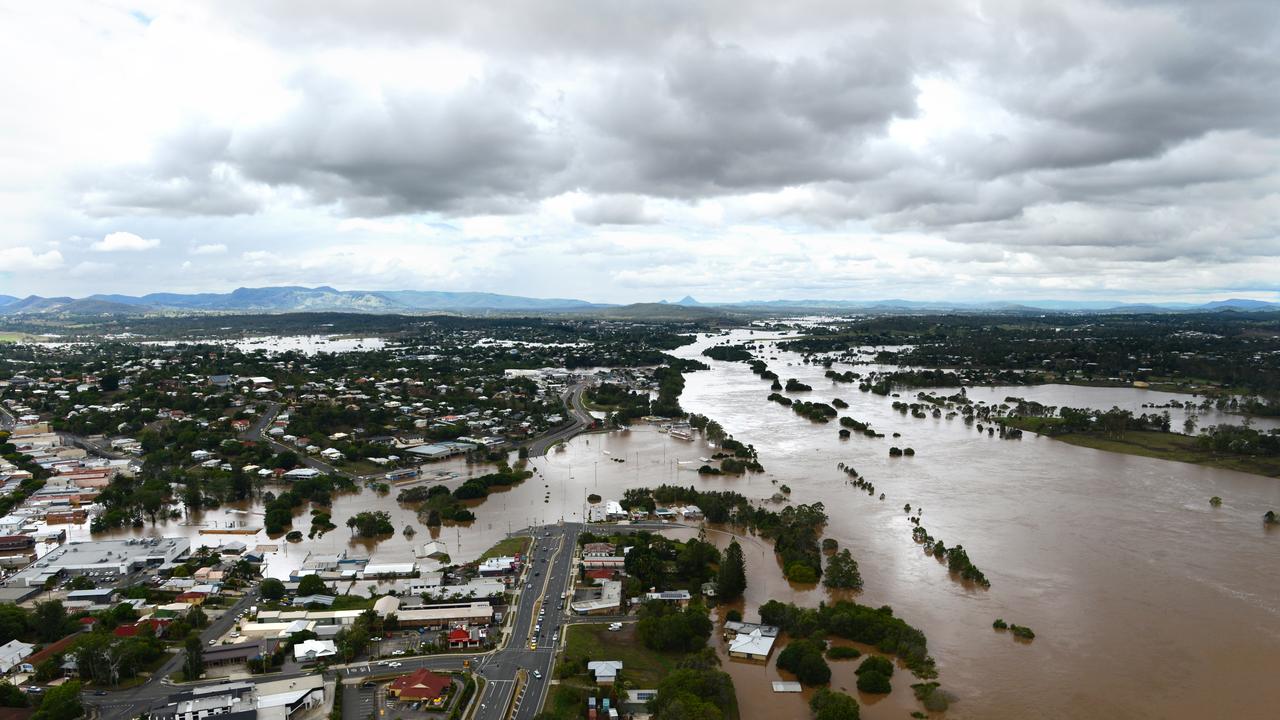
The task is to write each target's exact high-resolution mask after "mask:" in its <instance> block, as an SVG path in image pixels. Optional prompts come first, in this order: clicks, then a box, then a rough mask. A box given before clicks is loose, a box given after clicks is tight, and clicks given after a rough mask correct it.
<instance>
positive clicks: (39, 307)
mask: <svg viewBox="0 0 1280 720" xmlns="http://www.w3.org/2000/svg"><path fill="white" fill-rule="evenodd" d="M1223 310H1237V311H1266V310H1280V303H1272V302H1265V301H1262V300H1241V299H1232V300H1217V301H1213V302H1208V303H1203V304H1198V305H1197V304H1191V303H1156V304H1139V303H1115V302H1105V301H1074V300H1028V301H1022V302H1013V301H1010V302H982V303H967V302H942V301H919V300H901V299H890V300H817V299H813V300H749V301H743V302H732V303H703V302H699V301H698V300H696V299H694V298H693V297H692V296H685V297H683V298H681V299H680V300H678V301H676V302H674V303H669V302H667V301H665V300H663V301H661V302H656V303H635V304H631V305H611V304H605V303H592V302H587V301H585V300H574V299H568V298H530V297H521V296H518V295H499V294H495V293H481V292H436V291H426V290H335V289H334V288H331V287H328V286H321V287H315V288H308V287H299V286H284V287H264V288H239V289H237V290H234V291H232V292H229V293H197V294H180V293H151V294H149V295H142V296H133V295H90V296H89V297H85V298H71V297H40V296H38V295H31V296H28V297H25V298H15V297H11V296H8V295H0V315H9V316H27V315H104V314H110V315H139V314H146V313H239V314H248V313H286V312H354V313H381V314H390V313H400V314H421V313H438V312H449V313H463V314H512V313H587V314H592V315H596V316H600V317H611V318H616V319H666V318H670V319H707V318H714V317H718V316H722V315H724V314H726V313H732V314H739V315H740V314H764V313H768V314H779V313H787V314H792V313H821V312H860V313H930V312H976V313H1043V312H1097V313H1168V312H1214V311H1223Z"/></svg>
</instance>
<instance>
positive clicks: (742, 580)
mask: <svg viewBox="0 0 1280 720" xmlns="http://www.w3.org/2000/svg"><path fill="white" fill-rule="evenodd" d="M746 589H747V568H746V561H745V560H743V558H742V546H741V545H739V544H738V541H737V540H734V541H733V542H730V543H729V547H728V548H727V549H726V550H725V551H724V557H722V558H721V559H720V574H719V576H718V577H717V578H716V598H717V599H719V600H723V601H731V600H737V599H738V598H740V597H742V591H743V590H746Z"/></svg>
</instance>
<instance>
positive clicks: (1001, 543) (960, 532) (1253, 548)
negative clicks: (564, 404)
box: [679, 340, 1280, 718]
mask: <svg viewBox="0 0 1280 720" xmlns="http://www.w3.org/2000/svg"><path fill="white" fill-rule="evenodd" d="M717 341H719V340H717ZM709 342H710V341H708V340H703V341H700V342H699V343H698V344H697V345H695V346H692V347H688V348H683V349H681V351H679V354H682V355H686V356H694V355H696V354H697V353H699V352H700V351H701V349H702V348H703V347H705V346H706V345H707V344H709ZM770 354H772V355H776V356H777V359H775V360H770V361H769V365H770V368H771V369H772V370H774V371H775V372H777V373H778V375H779V376H781V377H782V378H783V380H784V381H785V379H787V378H789V377H795V378H797V379H799V380H801V381H803V382H806V383H808V384H809V385H812V386H813V388H814V389H813V391H812V392H808V393H790V395H791V396H792V397H795V398H801V397H802V396H803V397H805V399H810V400H813V401H822V402H830V401H831V399H832V398H834V397H840V398H842V399H843V400H845V401H847V402H848V403H849V404H850V407H849V408H848V409H847V410H844V411H842V413H841V414H842V415H851V416H853V417H855V418H857V419H858V420H862V421H865V422H869V423H870V424H871V425H872V426H873V427H874V428H875V429H876V430H878V431H880V432H882V433H885V434H886V435H888V436H889V437H886V438H883V439H870V438H866V437H862V436H860V435H854V436H853V437H852V438H851V439H849V440H843V441H842V440H840V439H839V438H838V437H837V435H836V430H837V427H838V426H836V425H835V424H834V423H831V424H827V425H819V424H812V423H810V422H809V421H807V420H805V419H803V418H801V417H799V416H798V415H796V414H794V413H793V412H792V411H791V410H790V409H788V408H784V407H782V406H780V405H777V404H775V403H768V402H764V399H765V398H766V397H767V396H768V394H769V387H768V383H766V382H764V381H762V380H760V379H759V378H757V377H755V376H754V375H752V374H751V372H750V370H749V369H748V368H747V366H746V365H745V364H741V363H722V362H716V361H708V363H709V364H711V365H712V366H713V369H712V371H711V372H703V373H691V374H689V375H688V376H687V385H686V388H685V392H684V395H683V397H682V399H681V402H682V404H683V405H684V407H685V408H686V409H687V410H689V411H691V412H697V413H703V414H706V415H708V416H710V417H713V418H715V419H717V420H719V421H720V422H721V423H722V424H723V425H724V427H725V428H726V429H727V430H728V431H729V432H731V433H732V434H733V435H734V436H735V437H737V438H738V439H740V440H743V441H745V442H750V443H753V444H754V445H755V446H756V448H757V449H758V450H759V452H760V459H761V462H763V463H764V465H765V467H766V469H767V470H768V471H769V472H768V473H767V475H770V476H775V477H777V478H778V479H779V480H780V481H781V482H785V483H787V484H788V485H790V486H791V488H792V490H793V493H792V495H791V497H792V500H793V501H795V502H813V501H817V500H821V501H822V502H824V503H825V505H826V507H827V513H828V514H829V515H830V518H831V519H830V523H829V525H828V528H827V535H829V536H831V537H834V538H836V539H837V540H839V542H840V545H841V546H842V547H848V548H850V549H852V551H853V553H854V555H855V557H856V558H857V559H858V561H859V563H860V565H861V570H862V575H863V578H864V580H865V590H864V591H863V592H862V593H861V594H860V596H859V597H858V600H859V602H862V603H864V604H869V605H881V604H888V605H892V606H893V608H894V610H895V612H896V614H897V615H899V616H900V617H903V618H904V619H906V620H907V621H908V622H910V623H911V624H913V625H915V626H917V627H919V628H921V629H922V630H923V631H924V632H925V634H926V635H927V636H928V638H929V647H930V651H931V652H932V654H933V655H934V657H935V658H937V660H938V668H939V672H940V677H939V681H940V682H941V683H942V685H943V687H944V688H948V689H950V690H951V691H952V692H954V693H955V694H956V695H957V696H958V697H959V701H958V702H956V703H955V704H954V705H953V706H952V709H951V710H950V711H948V713H947V715H948V716H949V717H957V718H1028V717H1054V718H1103V717H1115V718H1120V717H1124V718H1132V717H1150V718H1193V717H1197V718H1198V717H1261V716H1264V715H1266V714H1268V713H1267V708H1271V707H1275V703H1276V702H1277V701H1280V684H1277V683H1275V682H1273V677H1274V670H1275V668H1276V667H1280V575H1278V574H1277V573H1274V572H1271V571H1270V570H1268V569H1267V568H1268V567H1269V565H1270V561H1271V560H1272V559H1273V558H1274V557H1275V556H1276V552H1277V547H1280V546H1278V544H1280V532H1270V533H1268V532H1267V531H1266V530H1265V529H1264V528H1263V526H1262V523H1261V516H1262V513H1263V512H1265V511H1266V510H1267V509H1269V508H1272V507H1280V481H1278V480H1275V479H1271V478H1265V477H1260V476H1256V475H1249V474H1244V473H1238V472H1231V471H1227V470H1217V469H1213V468H1203V467H1198V466H1194V465H1187V464H1182V463H1172V462H1165V461H1160V460H1154V459H1148V458H1141V457H1134V456H1127V455H1119V454H1114V453H1107V452H1102V451H1097V450H1091V449H1088V448H1080V447H1074V446H1071V445H1067V444H1065V443H1059V442H1056V441H1053V440H1049V439H1046V438H1039V437H1036V436H1033V435H1030V434H1028V435H1026V436H1025V437H1024V439H1022V440H1001V439H1000V438H999V437H988V436H987V435H986V434H985V433H983V434H979V433H978V432H977V430H976V429H974V428H973V427H971V426H966V425H965V424H964V423H963V422H962V420H961V419H960V418H956V419H954V420H946V419H933V418H928V419H915V418H912V417H911V416H909V415H902V414H899V413H898V412H896V411H894V410H893V409H892V408H891V407H890V405H891V403H892V400H893V399H892V398H885V397H879V396H876V395H872V394H869V393H862V392H859V391H858V389H857V387H856V385H854V386H851V385H847V384H846V385H837V384H835V383H832V382H831V381H830V380H827V379H826V378H824V377H823V372H824V369H823V368H821V367H820V366H806V365H803V364H801V363H800V361H799V357H798V356H797V355H794V354H791V353H785V352H776V353H770ZM787 363H792V365H790V366H788V365H787ZM838 369H841V370H844V369H853V370H858V368H856V367H854V368H838ZM1009 395H1015V396H1021V397H1027V398H1030V399H1036V400H1040V401H1041V402H1045V403H1047V404H1055V405H1073V406H1076V407H1085V406H1092V407H1104V408H1105V407H1110V406H1112V405H1119V406H1121V407H1132V408H1134V409H1137V408H1138V407H1139V406H1140V405H1141V404H1142V403H1144V402H1147V403H1150V402H1164V401H1165V399H1166V398H1165V394H1158V393H1150V392H1149V391H1142V390H1130V389H1125V388H1120V389H1110V388H1074V387H1067V386H1053V387H1049V388H992V389H982V388H979V389H977V390H975V391H973V392H972V393H971V397H973V399H975V400H979V399H982V400H985V401H987V402H988V403H990V402H1000V401H1002V400H1003V399H1004V397H1006V396H1009ZM1169 397H1173V396H1169ZM900 399H901V400H903V401H909V400H910V399H911V398H910V397H908V393H903V397H902V398H900ZM1172 413H1173V417H1174V419H1175V422H1178V421H1180V418H1181V415H1180V413H1181V411H1180V410H1173V411H1172ZM1215 421H1220V420H1215ZM894 432H899V433H901V434H902V437H901V438H897V439H895V438H893V437H892V434H893V433H894ZM890 445H898V446H900V447H906V446H910V447H913V448H914V449H915V451H916V455H915V456H914V457H902V458H890V457H889V455H888V447H889V446H890ZM841 461H844V462H846V463H849V464H851V465H853V466H854V467H855V468H857V470H858V471H859V472H860V473H862V474H863V475H864V476H865V477H867V478H868V479H869V480H870V481H871V482H873V483H874V484H875V487H876V493H877V497H878V495H879V493H881V492H883V493H885V494H886V496H887V497H886V499H885V500H884V501H880V500H878V499H877V498H874V497H871V496H868V495H867V494H866V493H865V492H861V491H857V490H855V489H853V488H851V487H849V486H846V485H844V483H843V480H844V476H843V474H842V473H840V472H838V471H837V469H836V467H835V466H836V464H837V463H838V462H841ZM753 482H758V480H753ZM1213 495H1220V496H1222V498H1223V505H1222V507H1220V508H1217V509H1214V508H1211V507H1210V506H1209V503H1208V500H1209V498H1210V497H1211V496H1213ZM905 503H911V504H912V506H913V507H922V508H923V513H922V515H921V520H922V525H923V526H924V527H925V528H927V529H928V531H929V532H930V533H931V534H932V535H933V536H935V537H936V538H939V539H942V540H944V541H945V542H946V544H947V545H948V546H951V545H954V544H956V543H961V544H963V545H964V546H965V548H966V549H967V550H968V553H969V556H970V558H971V559H972V560H973V562H974V563H975V564H976V565H977V566H978V567H980V568H981V569H982V570H983V572H985V573H986V576H987V578H988V579H989V580H990V581H991V587H990V589H985V590H984V589H980V588H974V587H967V586H965V585H963V584H961V583H960V582H959V581H957V580H954V579H952V578H951V577H950V576H949V574H948V572H947V571H946V568H945V566H943V565H941V564H939V562H938V561H936V560H934V559H933V558H931V557H928V556H926V555H924V554H923V553H922V552H921V550H920V547H919V546H918V545H916V544H915V543H914V542H912V539H911V525H910V524H909V523H908V522H907V520H906V517H907V516H906V514H905V513H904V512H903V505H904V504H905ZM748 555H749V556H750V555H751V553H749V554H748ZM769 560H771V558H769ZM761 562H762V564H763V565H764V566H765V568H764V569H762V571H761V572H760V573H755V574H753V575H752V576H751V577H750V578H749V580H748V582H749V587H748V590H747V598H746V615H747V617H748V618H749V619H754V617H755V616H754V610H755V608H756V607H758V606H759V604H760V603H762V602H764V601H766V600H768V599H769V598H770V597H779V598H780V599H790V600H792V601H794V602H797V603H801V604H806V605H816V604H817V603H818V602H820V601H822V600H823V599H825V598H826V597H827V596H828V593H827V592H826V591H824V590H823V589H821V588H815V589H802V588H795V587H790V586H787V585H786V584H785V583H784V582H783V581H782V580H781V579H780V578H778V577H777V572H776V563H769V562H764V561H761ZM760 574H763V575H764V577H763V578H759V577H758V576H759V575H760ZM997 617H1002V618H1004V619H1005V620H1006V621H1009V622H1016V623H1018V624H1020V625H1026V626H1029V627H1031V628H1033V629H1034V630H1035V632H1036V635H1037V637H1036V639H1035V640H1034V641H1032V642H1031V643H1021V642H1018V641H1015V640H1014V639H1013V638H1011V637H1010V636H1009V635H1008V634H1007V633H997V632H994V631H993V630H992V629H991V622H992V621H993V620H994V619H995V618H997ZM843 665H845V663H833V671H834V673H835V678H836V683H837V684H841V685H845V686H847V687H849V688H850V689H851V690H852V675H851V672H852V670H851V669H849V672H845V669H846V668H844V667H843ZM735 668H736V664H735ZM734 675H735V680H736V681H737V687H738V693H739V696H740V704H741V706H742V707H743V709H744V717H756V718H767V717H801V716H802V715H803V712H804V708H803V707H802V705H801V702H802V701H801V699H800V698H798V697H797V696H794V695H792V696H784V695H774V694H773V693H772V692H771V691H770V689H769V686H768V684H767V683H766V682H765V681H766V680H770V679H774V678H775V677H776V673H775V672H774V671H773V670H772V669H771V668H762V667H759V666H755V667H752V668H750V670H742V669H735V671H734ZM893 684H894V688H895V690H894V692H893V694H892V696H891V698H892V699H893V700H895V701H897V700H901V698H898V697H896V696H898V695H899V693H902V694H903V695H904V696H906V695H908V694H909V692H910V690H909V687H908V686H909V684H910V680H909V675H908V674H907V673H906V672H905V671H901V670H900V671H899V672H898V673H897V674H895V676H894V678H893ZM855 692H856V691H855ZM864 700H865V698H864ZM864 705H865V702H864ZM882 708H883V711H882ZM900 708H901V704H900V703H899V702H888V701H881V702H880V703H877V704H876V705H872V706H870V707H865V708H864V716H865V717H873V718H874V717H902V716H903V715H902V714H899V713H900V712H901V711H900Z"/></svg>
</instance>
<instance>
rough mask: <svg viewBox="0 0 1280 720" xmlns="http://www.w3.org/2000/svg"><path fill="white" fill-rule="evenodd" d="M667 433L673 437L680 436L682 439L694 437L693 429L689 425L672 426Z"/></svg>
mask: <svg viewBox="0 0 1280 720" xmlns="http://www.w3.org/2000/svg"><path fill="white" fill-rule="evenodd" d="M667 434H668V435H670V436H671V437H673V438H680V439H681V440H692V439H693V430H691V429H689V428H687V427H684V428H680V427H675V426H672V428H671V429H670V430H668V431H667Z"/></svg>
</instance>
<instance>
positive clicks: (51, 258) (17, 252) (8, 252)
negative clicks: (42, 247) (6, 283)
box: [0, 246, 62, 272]
mask: <svg viewBox="0 0 1280 720" xmlns="http://www.w3.org/2000/svg"><path fill="white" fill-rule="evenodd" d="M60 267H62V253H60V252H58V251H57V250H48V251H46V252H43V253H36V252H34V251H33V250H32V249H31V248H29V247H25V246H19V247H11V248H0V272H5V271H10V270H56V269H58V268H60Z"/></svg>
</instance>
